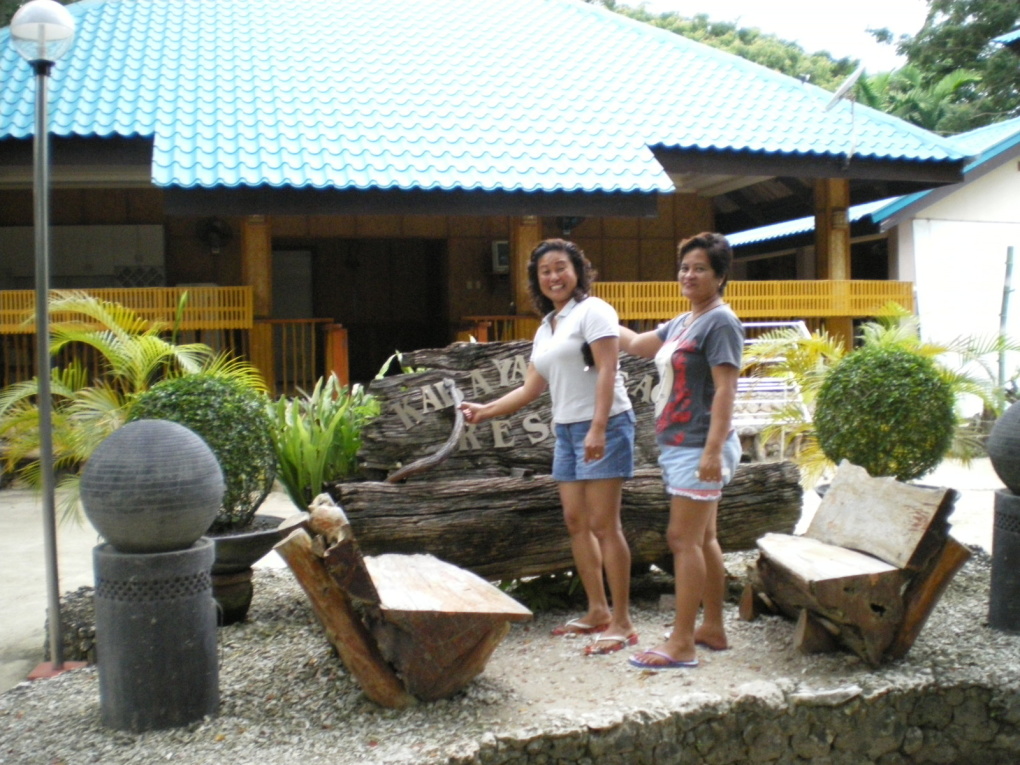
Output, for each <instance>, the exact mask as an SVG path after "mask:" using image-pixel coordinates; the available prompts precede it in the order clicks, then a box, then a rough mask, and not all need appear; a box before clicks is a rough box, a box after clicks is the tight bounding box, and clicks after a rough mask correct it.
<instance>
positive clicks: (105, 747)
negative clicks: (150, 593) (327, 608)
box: [0, 550, 1020, 765]
mask: <svg viewBox="0 0 1020 765" xmlns="http://www.w3.org/2000/svg"><path fill="white" fill-rule="evenodd" d="M748 559H749V556H748V555H747V554H743V555H740V554H730V555H728V556H727V565H728V567H729V568H730V570H731V571H735V572H739V571H743V570H744V567H745V565H746V561H747V560H748ZM989 571H990V563H989V559H988V556H987V555H986V554H984V553H983V552H981V551H980V550H975V552H974V556H973V557H972V558H971V560H970V561H969V562H968V563H967V565H966V566H965V567H964V569H963V570H962V571H961V572H960V573H959V574H958V575H957V576H956V578H955V579H954V580H953V582H952V583H951V584H950V586H949V588H948V590H947V592H946V594H945V595H944V596H943V598H942V600H941V601H940V602H939V605H938V606H937V608H936V610H935V612H934V613H933V615H932V617H931V618H930V620H929V622H928V624H927V625H926V626H925V628H924V630H923V631H922V632H921V635H920V637H919V639H918V641H917V642H916V643H915V645H914V647H913V648H912V650H911V651H910V653H909V654H908V655H907V657H906V658H904V659H903V660H900V661H898V662H895V663H892V664H889V665H887V666H883V667H882V668H880V669H877V670H873V669H870V668H868V667H867V666H866V665H864V664H863V663H862V662H861V661H860V660H858V659H857V658H856V657H854V656H852V655H850V654H846V653H835V654H825V655H814V656H804V655H801V654H799V653H798V652H796V651H795V650H793V648H792V647H791V641H792V636H793V624H792V622H789V621H787V620H784V619H782V618H780V617H764V618H760V619H758V620H757V621H754V622H750V623H745V622H740V621H738V619H737V613H736V605H735V604H734V603H730V604H728V606H727V620H728V629H729V633H730V639H731V644H732V646H733V647H732V649H731V650H729V651H725V652H719V653H713V652H703V653H702V655H701V659H702V663H701V666H700V667H699V668H698V669H695V670H690V671H673V672H642V671H638V670H635V669H633V668H631V667H630V666H629V665H628V664H627V662H626V659H627V656H628V655H630V654H631V653H633V650H631V651H622V652H620V653H616V654H613V655H610V656H602V657H594V658H585V657H583V656H581V655H580V653H581V649H582V647H583V641H581V640H565V639H562V638H553V637H551V636H549V631H550V629H551V628H552V627H553V626H554V625H555V624H557V623H559V622H561V621H562V620H564V619H565V618H567V617H568V616H572V615H576V613H575V614H565V613H562V612H560V613H543V614H539V615H537V616H536V618H535V620H534V621H533V622H530V623H526V624H521V625H516V626H514V627H513V628H512V630H511V632H510V634H509V635H508V637H507V638H506V640H505V641H504V642H503V643H502V644H501V645H500V646H499V647H498V648H497V649H496V652H495V653H494V654H493V657H492V659H491V660H490V662H489V665H488V666H487V668H486V670H485V672H484V673H483V674H482V675H481V676H479V678H477V679H476V680H475V681H474V682H473V683H471V684H470V685H469V686H468V688H467V689H466V690H465V691H464V692H462V693H460V694H458V695H457V696H455V697H454V698H452V699H449V700H445V701H440V702H435V703H431V704H421V705H418V706H416V707H413V708H410V709H407V710H403V711H394V710H387V709H382V708H380V707H378V706H376V705H375V704H373V703H371V702H370V701H368V700H367V699H366V698H365V697H364V696H363V695H362V694H361V692H360V691H359V689H358V687H357V686H356V684H355V683H354V682H353V681H352V680H351V678H350V677H349V675H348V674H347V672H346V671H345V669H344V667H343V666H342V664H341V663H340V661H339V660H338V659H337V658H336V656H335V654H334V652H333V651H332V649H331V647H330V646H329V644H328V643H327V641H326V638H325V635H324V633H323V631H322V629H321V628H320V627H319V625H318V623H317V622H316V621H315V618H314V616H313V615H312V612H311V610H310V608H309V607H308V605H307V601H306V599H305V597H304V594H303V593H302V591H301V590H300V588H299V587H298V585H297V584H296V582H295V581H294V579H293V578H292V577H291V575H290V573H289V572H288V571H287V570H272V569H258V570H257V571H256V580H255V600H254V602H253V605H252V610H251V612H250V614H249V621H248V622H247V623H245V624H240V625H234V626H232V627H227V628H222V629H220V630H219V633H218V639H219V645H220V653H221V664H220V666H221V669H220V694H221V706H220V714H219V715H218V716H217V717H216V718H213V719H207V720H205V721H202V722H198V723H195V724H193V725H191V726H188V727H186V728H179V729H174V730H168V731H160V732H153V733H146V734H138V735H136V734H129V733H123V732H117V731H112V730H108V729H105V728H103V727H102V725H101V723H100V710H99V688H98V675H97V671H96V669H95V668H94V667H92V668H89V669H85V670H80V671H77V672H72V673H68V674H65V675H62V676H60V677H57V678H53V679H51V680H45V681H39V682H36V683H32V684H29V683H23V684H22V685H19V686H18V687H16V688H14V689H12V690H10V691H8V692H6V693H4V694H2V695H0V763H11V764H12V765H13V764H14V763H17V765H32V764H33V763H39V764H40V765H42V764H45V765H53V764H54V763H62V764H64V765H77V764H78V763H104V765H105V764H117V763H154V762H174V763H224V762H229V763H231V765H247V764H249V763H250V764H252V765H254V764H255V763H258V764H259V765H266V764H267V763H277V762H291V761H294V762H302V763H306V764H308V765H315V764H317V763H323V764H324V765H325V764H326V763H328V764H329V765H353V764H354V763H359V764H360V763H442V762H446V761H447V760H448V759H449V758H450V757H452V756H456V755H461V754H463V753H464V752H466V751H470V750H471V749H472V748H473V747H474V746H475V745H477V743H478V742H485V741H492V740H494V738H493V737H499V736H505V735H513V736H519V737H534V736H537V735H540V734H542V733H549V734H551V735H555V733H556V731H557V730H563V729H566V728H568V727H575V726H577V725H578V724H591V725H596V726H597V725H607V724H612V723H614V722H616V721H619V720H621V719H622V718H624V717H625V716H629V717H633V716H634V715H640V714H641V712H642V710H662V709H667V710H668V709H671V708H672V709H679V708H683V707H684V706H685V705H686V706H689V705H690V704H691V703H692V700H693V699H695V698H696V697H699V696H702V695H704V694H711V695H715V696H717V697H718V696H721V697H723V698H727V697H736V696H739V695H742V694H746V693H748V690H747V689H748V688H753V687H754V686H755V684H756V683H757V682H758V681H762V680H771V681H773V682H775V683H779V684H780V685H781V686H782V687H784V688H785V689H787V690H788V691H789V692H795V691H799V690H804V691H825V690H826V689H837V688H840V687H845V686H847V685H848V684H856V685H857V686H860V687H861V688H863V689H864V691H865V692H881V690H882V689H883V688H889V687H894V686H897V685H898V684H900V683H903V684H908V683H912V684H917V683H919V682H920V683H925V682H928V683H938V682H950V681H951V682H961V681H963V682H972V683H975V684H981V685H995V684H997V683H1007V684H1012V685H1013V686H1014V687H1015V686H1016V685H1017V684H1018V682H1020V680H1018V676H1020V662H1018V661H1017V657H1018V656H1020V636H1015V635H1008V634H1005V633H1002V632H998V631H995V630H991V629H989V628H988V626H987V623H986V621H987V609H988V580H989ZM636 601H637V602H636V608H635V622H636V624H637V626H638V629H639V631H640V634H641V646H644V647H651V646H652V645H653V644H654V643H655V642H657V641H658V640H659V639H660V638H661V636H662V633H663V631H664V625H665V623H666V622H668V621H669V619H670V618H671V613H670V612H668V611H663V610H660V608H659V604H660V597H659V594H658V593H657V592H654V591H652V592H643V593H642V592H639V593H637V597H636ZM758 684H759V685H760V683H758Z"/></svg>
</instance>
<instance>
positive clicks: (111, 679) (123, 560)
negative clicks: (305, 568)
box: [93, 537, 219, 732]
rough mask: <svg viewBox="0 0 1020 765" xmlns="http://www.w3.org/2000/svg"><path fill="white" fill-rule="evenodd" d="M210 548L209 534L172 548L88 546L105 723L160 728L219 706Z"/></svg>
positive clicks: (138, 728) (128, 727)
mask: <svg viewBox="0 0 1020 765" xmlns="http://www.w3.org/2000/svg"><path fill="white" fill-rule="evenodd" d="M213 556H214V547H213V543H212V541H211V540H210V539H208V538H206V537H202V538H201V539H199V540H198V541H197V542H195V543H194V544H193V545H191V546H190V547H188V548H186V549H184V550H174V551H171V552H159V553H123V552H118V551H117V550H116V549H115V548H114V547H113V546H111V545H109V544H102V545H99V546H98V547H96V548H95V549H94V550H93V565H94V570H95V579H96V593H95V606H96V637H97V642H98V643H99V645H100V655H99V699H100V708H101V714H102V721H103V724H104V725H106V726H108V727H110V728H115V729H118V730H129V731H134V732H140V731H146V730H157V729H160V728H170V727H176V726H181V725H187V724H188V723H191V722H194V721H196V720H201V719H202V718H203V717H204V716H206V715H211V714H215V713H216V711H217V710H218V709H219V668H218V664H217V660H218V657H217V652H216V607H215V604H214V602H213V597H212V580H211V575H210V570H211V568H212V564H213Z"/></svg>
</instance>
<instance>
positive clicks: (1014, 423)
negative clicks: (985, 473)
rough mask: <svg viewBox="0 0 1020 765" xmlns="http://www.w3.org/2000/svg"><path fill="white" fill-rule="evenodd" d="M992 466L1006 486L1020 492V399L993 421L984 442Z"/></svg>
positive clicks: (1017, 492) (1015, 492) (1014, 491)
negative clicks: (990, 430)
mask: <svg viewBox="0 0 1020 765" xmlns="http://www.w3.org/2000/svg"><path fill="white" fill-rule="evenodd" d="M985 449H986V450H987V451H988V457H989V458H990V459H991V461H992V467H993V468H995V472H996V474H997V475H998V476H999V478H1000V479H1001V480H1002V482H1003V483H1004V484H1006V487H1007V488H1008V489H1009V490H1010V491H1011V492H1013V493H1014V494H1020V401H1018V402H1016V403H1014V404H1011V405H1010V407H1009V408H1008V409H1007V410H1006V411H1005V412H1003V413H1002V416H1001V417H1000V418H999V419H997V420H996V421H995V425H993V426H992V432H991V433H989V434H988V441H987V442H986V443H985Z"/></svg>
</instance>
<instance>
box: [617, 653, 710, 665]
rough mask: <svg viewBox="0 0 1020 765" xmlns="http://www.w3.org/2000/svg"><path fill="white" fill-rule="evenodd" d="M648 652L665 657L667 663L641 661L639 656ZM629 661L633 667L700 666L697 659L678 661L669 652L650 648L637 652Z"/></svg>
mask: <svg viewBox="0 0 1020 765" xmlns="http://www.w3.org/2000/svg"><path fill="white" fill-rule="evenodd" d="M646 653H650V654H652V655H653V656H658V657H659V658H661V659H665V660H666V663H665V664H649V663H648V662H646V661H641V659H639V658H638V656H642V655H643V654H646ZM627 662H628V663H629V664H630V665H631V666H632V667H637V668H638V669H694V668H695V667H696V666H698V660H697V659H692V660H691V661H678V660H677V659H674V658H673V657H672V656H670V655H669V654H668V653H663V652H662V651H656V650H654V649H649V650H647V651H642V652H641V653H636V654H634V655H633V656H631V657H630V658H629V659H627Z"/></svg>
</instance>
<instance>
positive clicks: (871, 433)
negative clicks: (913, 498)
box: [814, 345, 956, 481]
mask: <svg viewBox="0 0 1020 765" xmlns="http://www.w3.org/2000/svg"><path fill="white" fill-rule="evenodd" d="M814 424H815V431H816V434H817V438H818V443H819V445H820V446H821V448H822V451H823V452H825V456H826V457H828V458H829V459H830V460H831V461H832V462H834V463H837V464H838V463H839V462H841V461H842V460H844V459H846V460H849V461H850V462H851V463H853V464H855V465H860V466H861V467H863V468H864V469H865V470H867V471H868V472H869V473H870V474H871V475H873V476H876V477H877V476H894V477H895V478H896V479H897V480H900V481H911V480H913V479H915V478H920V477H921V476H923V475H925V474H926V473H929V472H930V471H931V470H933V469H934V468H935V467H936V466H937V465H938V464H939V462H941V461H942V458H943V457H944V456H945V454H946V452H947V451H948V450H949V446H950V444H951V443H952V439H953V431H954V429H955V427H956V413H955V397H954V395H953V389H952V387H951V386H950V385H949V383H948V382H947V381H946V380H945V379H944V378H943V377H942V376H941V375H940V374H939V372H938V369H937V368H936V366H935V364H934V362H932V361H931V359H928V358H925V357H923V356H919V355H917V354H915V353H912V352H910V351H909V350H906V349H904V348H900V347H895V346H881V345H872V346H868V347H864V348H861V349H860V350H858V351H855V352H853V353H851V354H849V355H848V356H846V357H845V358H844V359H843V360H842V361H840V362H839V363H838V364H837V365H836V366H835V367H834V368H833V370H832V372H831V373H830V374H829V375H828V377H827V378H826V380H825V382H824V383H823V384H822V387H821V390H820V391H819V394H818V400H817V402H816V406H815V415H814Z"/></svg>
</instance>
